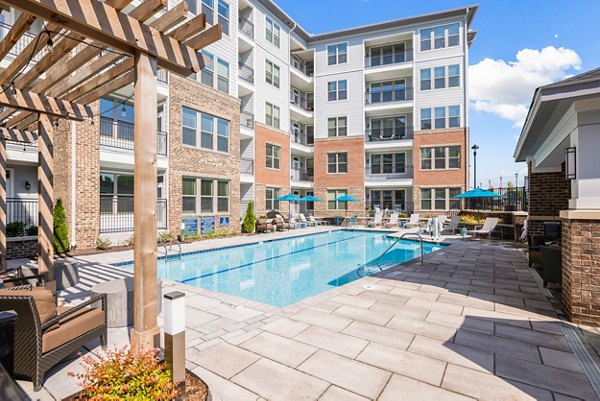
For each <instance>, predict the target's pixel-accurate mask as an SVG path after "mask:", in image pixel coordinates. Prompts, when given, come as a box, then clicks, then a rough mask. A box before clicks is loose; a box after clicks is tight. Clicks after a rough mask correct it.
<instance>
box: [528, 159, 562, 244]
mask: <svg viewBox="0 0 600 401" xmlns="http://www.w3.org/2000/svg"><path fill="white" fill-rule="evenodd" d="M528 173H529V234H532V235H540V234H543V232H544V221H545V220H546V221H555V220H558V216H559V214H560V211H561V210H566V209H568V208H569V198H570V197H571V181H568V180H566V179H565V164H564V163H563V164H562V168H561V171H559V172H551V173H533V172H532V166H531V162H530V163H529V164H528Z"/></svg>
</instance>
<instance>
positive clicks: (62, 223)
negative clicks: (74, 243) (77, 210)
mask: <svg viewBox="0 0 600 401" xmlns="http://www.w3.org/2000/svg"><path fill="white" fill-rule="evenodd" d="M70 248H71V246H70V245H69V229H68V228H67V213H66V212H65V207H64V205H63V202H62V199H60V198H59V199H58V200H57V201H56V206H54V252H55V253H57V254H58V253H65V252H67V251H68V250H69V249H70Z"/></svg>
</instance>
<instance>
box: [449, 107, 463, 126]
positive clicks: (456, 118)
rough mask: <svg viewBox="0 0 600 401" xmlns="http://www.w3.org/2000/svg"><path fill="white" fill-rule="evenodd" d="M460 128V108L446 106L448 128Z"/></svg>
mask: <svg viewBox="0 0 600 401" xmlns="http://www.w3.org/2000/svg"><path fill="white" fill-rule="evenodd" d="M457 127H460V106H448V128H457Z"/></svg>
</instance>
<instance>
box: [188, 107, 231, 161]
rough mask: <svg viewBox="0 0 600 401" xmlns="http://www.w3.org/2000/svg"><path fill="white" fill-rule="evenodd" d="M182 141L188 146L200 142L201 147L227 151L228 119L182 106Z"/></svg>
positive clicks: (196, 144)
mask: <svg viewBox="0 0 600 401" xmlns="http://www.w3.org/2000/svg"><path fill="white" fill-rule="evenodd" d="M198 120H200V121H198ZM198 126H200V130H198ZM215 129H216V132H215ZM215 134H216V140H215ZM198 136H200V138H198ZM182 143H183V144H184V145H190V146H198V143H200V147H201V148H203V149H209V150H218V151H220V152H225V153H227V152H229V121H227V120H225V119H222V118H219V117H215V116H212V115H210V114H206V113H200V112H197V111H195V110H192V109H190V108H187V107H183V110H182Z"/></svg>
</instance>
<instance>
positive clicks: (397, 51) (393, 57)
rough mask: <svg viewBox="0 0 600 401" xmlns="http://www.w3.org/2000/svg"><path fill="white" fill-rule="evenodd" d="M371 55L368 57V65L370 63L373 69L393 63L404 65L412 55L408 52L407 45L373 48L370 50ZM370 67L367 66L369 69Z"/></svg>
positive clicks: (397, 44) (398, 44)
mask: <svg viewBox="0 0 600 401" xmlns="http://www.w3.org/2000/svg"><path fill="white" fill-rule="evenodd" d="M369 53H370V55H368V56H367V57H368V58H367V63H368V62H369V61H370V66H372V67H374V66H378V65H387V64H392V63H403V62H405V61H407V60H406V59H407V56H410V55H411V53H407V52H406V44H405V43H396V44H393V45H385V46H380V47H372V48H371V49H370V50H369ZM368 66H369V65H367V67H368Z"/></svg>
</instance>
